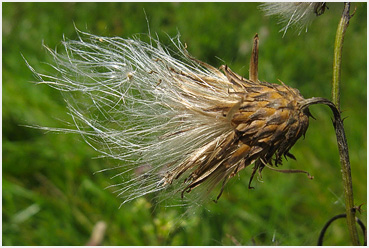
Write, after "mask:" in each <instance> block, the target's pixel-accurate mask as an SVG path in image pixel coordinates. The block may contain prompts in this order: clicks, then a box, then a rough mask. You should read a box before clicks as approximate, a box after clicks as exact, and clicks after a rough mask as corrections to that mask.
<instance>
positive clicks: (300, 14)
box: [260, 2, 327, 36]
mask: <svg viewBox="0 0 369 248" xmlns="http://www.w3.org/2000/svg"><path fill="white" fill-rule="evenodd" d="M260 8H261V10H263V11H264V12H265V13H266V15H268V16H272V15H276V16H279V18H280V23H281V24H283V25H284V27H283V28H282V29H281V30H280V32H282V31H283V36H284V35H285V34H286V32H287V29H288V28H289V27H290V26H296V27H297V29H298V30H299V34H300V33H301V31H302V30H303V29H304V28H305V30H306V31H307V27H308V26H309V25H310V23H311V22H312V21H313V20H314V18H315V17H317V16H320V15H322V14H323V13H324V12H325V9H326V8H327V6H326V3H324V2H268V3H263V4H261V5H260Z"/></svg>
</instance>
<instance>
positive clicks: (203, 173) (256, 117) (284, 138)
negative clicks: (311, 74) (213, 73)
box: [165, 64, 311, 198]
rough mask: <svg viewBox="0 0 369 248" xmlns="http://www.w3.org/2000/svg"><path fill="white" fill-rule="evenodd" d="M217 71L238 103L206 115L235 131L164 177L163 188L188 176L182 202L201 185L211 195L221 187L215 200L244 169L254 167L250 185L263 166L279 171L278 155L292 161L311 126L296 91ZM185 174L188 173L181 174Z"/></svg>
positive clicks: (206, 147) (194, 155)
mask: <svg viewBox="0 0 369 248" xmlns="http://www.w3.org/2000/svg"><path fill="white" fill-rule="evenodd" d="M203 65H204V64H203ZM221 69H222V70H223V71H224V73H225V75H226V77H227V79H228V81H229V82H230V83H232V85H234V87H233V88H234V89H235V91H234V92H229V94H237V95H238V96H239V97H240V101H239V102H237V103H236V104H233V105H228V106H225V105H223V106H222V105H221V103H220V105H219V106H214V108H212V109H207V110H204V112H212V113H214V112H216V113H217V115H218V116H221V117H223V118H225V120H226V121H229V122H230V125H231V126H232V128H233V130H231V131H230V132H229V133H225V134H224V135H223V136H222V137H219V139H217V140H215V141H214V142H211V143H209V144H206V145H204V146H203V147H201V148H200V149H197V150H196V151H194V152H193V153H192V154H190V156H189V157H188V159H186V160H185V161H184V162H182V163H181V164H180V165H179V166H177V167H175V168H173V169H172V170H169V171H168V172H167V174H166V175H165V179H166V180H165V183H167V184H171V183H172V181H173V180H174V179H178V178H180V176H181V175H183V174H185V175H186V176H185V180H184V182H185V184H186V187H185V188H184V190H183V191H182V197H183V193H184V192H190V191H191V190H192V189H194V188H195V187H197V186H199V185H200V184H202V183H205V184H207V191H208V192H210V191H211V190H212V189H213V188H214V187H215V186H216V185H217V184H218V183H219V182H222V189H221V192H220V194H219V196H218V198H219V197H220V195H221V193H222V191H223V188H224V185H225V184H226V183H227V181H228V179H229V178H231V177H233V176H235V175H236V174H237V173H238V172H239V171H240V170H242V169H244V168H245V167H247V166H248V165H250V164H252V163H254V162H255V166H254V168H253V172H252V176H251V179H250V183H251V180H252V178H253V176H254V174H255V172H256V171H259V172H261V171H262V169H263V168H264V167H265V166H266V165H267V164H269V165H274V166H278V165H280V164H281V163H282V155H284V156H285V157H286V156H287V157H290V158H293V159H294V156H293V155H292V154H291V153H289V150H290V149H291V147H292V146H293V145H294V144H295V142H296V141H297V140H298V139H299V138H300V137H301V136H302V135H305V132H306V130H307V128H308V125H309V116H311V115H310V113H309V110H308V108H307V105H306V104H304V102H305V99H304V98H303V97H302V95H301V94H300V92H299V91H298V90H297V89H293V88H291V87H289V86H287V85H285V84H283V83H282V82H281V85H278V84H271V83H267V82H260V81H257V82H254V81H251V80H248V79H245V78H243V77H241V76H239V75H237V74H235V73H234V72H232V71H231V70H230V69H229V68H228V67H227V66H222V67H221ZM203 80H206V78H204V79H203ZM188 171H190V173H185V172H188ZM249 187H251V186H250V184H249Z"/></svg>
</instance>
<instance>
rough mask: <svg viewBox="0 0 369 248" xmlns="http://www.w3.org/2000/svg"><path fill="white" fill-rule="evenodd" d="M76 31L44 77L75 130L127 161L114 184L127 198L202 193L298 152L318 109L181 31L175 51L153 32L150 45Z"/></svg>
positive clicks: (110, 155)
mask: <svg viewBox="0 0 369 248" xmlns="http://www.w3.org/2000/svg"><path fill="white" fill-rule="evenodd" d="M78 34H79V36H80V37H79V39H78V40H77V41H73V40H65V41H63V45H64V48H65V51H66V54H60V53H57V52H54V51H52V50H50V49H48V50H49V52H50V53H51V54H52V56H53V57H54V59H55V65H53V66H52V68H54V69H55V73H53V74H52V75H51V76H50V75H43V74H40V73H37V77H38V78H39V79H40V80H41V81H42V82H43V83H46V84H48V85H49V86H51V87H54V88H56V89H58V90H60V91H63V96H65V98H66V102H67V104H68V108H69V111H70V114H71V116H72V117H73V120H74V122H75V125H76V129H71V130H69V132H77V133H80V134H81V135H83V136H84V139H85V140H86V141H87V142H88V144H89V145H91V146H93V147H94V148H95V149H96V150H98V151H100V152H101V153H102V154H103V155H105V156H107V157H110V158H113V159H116V160H120V161H122V164H123V165H122V166H120V167H119V169H121V170H122V172H120V173H119V174H118V175H119V176H121V177H122V178H125V181H123V182H122V183H121V184H119V185H115V186H117V187H119V188H120V189H119V190H118V192H117V193H118V194H119V195H120V196H122V197H123V198H124V202H127V201H130V200H133V199H135V198H137V197H140V196H143V195H146V194H149V193H153V192H158V191H161V192H164V193H165V194H164V198H162V199H165V198H172V197H173V196H182V197H183V198H186V197H185V196H187V195H188V194H185V193H186V192H190V191H192V190H194V189H195V188H197V187H198V186H201V187H199V188H200V190H195V191H197V192H200V193H199V194H197V196H198V197H199V198H200V197H201V199H204V197H203V196H204V194H205V195H206V194H208V193H209V192H210V191H211V190H212V189H213V188H214V187H215V186H216V185H218V184H221V192H222V190H223V188H224V186H225V184H226V183H227V182H228V180H229V179H230V178H232V177H233V176H235V175H236V174H237V173H238V172H239V171H240V170H242V169H244V168H245V167H247V166H249V165H250V164H253V163H255V166H254V171H253V173H252V175H254V174H255V172H256V171H258V172H261V171H262V169H263V168H264V166H265V165H267V164H269V165H271V166H277V165H280V164H281V162H282V156H286V157H290V158H294V156H293V155H292V154H290V153H289V150H290V149H291V147H292V146H293V145H294V144H295V142H296V141H297V140H298V139H299V138H300V137H301V136H302V135H304V134H305V132H306V130H307V128H308V125H309V116H310V114H309V111H308V108H307V107H308V104H309V103H307V102H306V100H305V99H304V98H303V97H302V96H301V94H300V93H299V91H298V90H296V89H293V88H291V87H288V86H286V85H285V84H283V83H281V84H271V83H266V82H260V81H259V80H256V81H252V80H248V79H245V78H243V77H241V76H239V75H237V74H235V73H234V72H232V71H231V69H230V68H228V67H227V66H222V67H221V70H222V71H223V72H221V71H219V70H218V69H216V68H214V67H212V66H210V65H208V64H206V63H204V62H201V61H199V60H197V59H194V58H192V57H191V56H190V55H188V53H187V51H186V50H185V48H184V47H183V46H182V44H181V43H180V42H179V39H178V40H176V41H175V40H172V41H173V44H174V46H175V51H173V53H175V54H176V55H177V56H178V57H179V58H178V59H176V58H173V57H172V56H171V54H170V53H169V51H168V49H167V48H164V47H163V46H162V45H161V44H160V43H159V41H157V40H154V39H152V38H151V37H149V38H150V41H151V42H150V44H148V43H145V42H142V41H141V40H139V39H122V38H108V37H99V36H94V35H90V34H87V33H82V32H79V33H78ZM152 44H156V45H155V46H154V45H152ZM45 129H46V128H45ZM51 130H58V129H51ZM63 131H65V130H63ZM201 189H202V190H201ZM219 196H220V194H219ZM219 196H218V198H219Z"/></svg>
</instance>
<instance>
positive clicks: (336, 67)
mask: <svg viewBox="0 0 369 248" xmlns="http://www.w3.org/2000/svg"><path fill="white" fill-rule="evenodd" d="M350 18H351V16H350V3H345V6H344V10H343V12H342V17H341V20H340V23H339V24H338V28H337V32H336V40H335V42H334V58H333V79H332V101H333V103H334V104H335V105H336V107H337V109H338V110H339V109H340V81H341V63H342V47H343V40H344V37H345V32H346V29H347V27H348V25H349V21H350ZM336 125H338V126H336V136H337V143H338V150H339V154H340V161H341V172H342V178H343V185H344V193H345V205H346V215H347V218H346V220H347V225H348V229H349V232H350V236H351V241H352V244H353V245H360V244H359V237H358V233H357V229H356V221H355V208H354V195H353V190H352V179H351V166H350V160H349V153H348V146H347V140H346V136H345V132H344V129H343V123H342V121H338V122H337V123H336Z"/></svg>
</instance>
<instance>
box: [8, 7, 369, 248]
mask: <svg viewBox="0 0 369 248" xmlns="http://www.w3.org/2000/svg"><path fill="white" fill-rule="evenodd" d="M352 5H353V7H354V6H357V11H356V14H355V16H354V17H353V18H352V19H351V21H350V26H349V28H348V30H347V32H346V38H345V42H344V49H343V68H342V89H341V90H342V91H341V94H342V96H341V97H342V99H341V108H342V110H343V116H344V117H347V119H346V120H345V122H344V124H345V128H346V134H347V139H348V144H349V148H350V159H351V166H352V178H353V189H354V197H355V204H356V205H359V204H361V203H366V202H367V167H366V165H367V140H366V137H367V129H366V126H367V104H366V101H367V95H366V92H367V71H366V68H367V64H366V63H367V57H366V55H367V35H366V34H367V20H366V18H367V16H366V13H367V5H366V3H353V4H352ZM2 7H3V8H2V16H3V19H2V30H3V33H2V35H3V36H2V37H3V39H2V42H3V44H2V46H3V61H2V62H3V68H2V72H3V73H2V76H3V84H2V101H3V102H2V127H3V140H2V145H3V146H2V147H3V150H2V152H3V153H2V158H3V160H2V175H3V176H2V232H3V233H2V238H3V240H2V242H3V245H83V244H85V243H86V242H87V241H88V240H89V237H90V235H91V231H92V229H93V226H94V225H95V224H96V223H97V222H98V221H104V222H106V223H107V231H106V236H105V238H104V241H103V245H236V244H241V245H253V244H256V245H315V244H316V241H317V238H318V236H319V232H320V230H321V228H322V227H323V225H324V224H325V222H326V221H328V219H330V218H331V217H333V216H334V215H336V214H340V213H343V212H344V211H345V210H344V195H343V186H342V179H341V174H340V165H339V159H338V150H337V144H336V140H335V134H334V130H333V126H332V123H331V119H330V118H331V113H330V111H329V109H328V108H327V107H325V106H312V107H311V108H310V110H311V112H312V114H313V115H314V116H315V118H316V119H317V120H311V122H310V127H309V129H308V132H307V135H306V138H305V139H301V140H299V141H298V142H297V144H296V145H295V146H294V147H293V149H292V150H291V152H292V153H293V154H294V155H295V156H296V158H297V161H293V160H292V161H290V160H289V161H284V165H283V168H284V169H285V168H294V169H303V170H307V171H309V172H310V173H311V174H312V175H314V177H315V179H314V180H308V179H307V178H306V176H305V175H302V174H280V173H277V172H274V171H270V170H267V169H265V170H264V172H263V183H262V182H260V181H257V180H255V181H254V186H255V189H254V190H249V189H247V184H248V180H249V176H250V173H251V169H250V168H247V169H245V170H244V171H242V172H241V173H240V176H239V177H236V178H234V179H233V180H231V182H230V183H229V184H228V185H227V187H226V189H225V192H224V193H223V196H222V197H221V198H220V200H219V202H218V203H217V204H215V203H213V202H209V203H207V204H205V206H203V207H200V210H199V212H198V213H197V214H195V215H191V216H189V217H183V218H182V219H181V221H180V224H179V225H175V222H177V221H178V218H179V217H180V214H181V212H182V209H180V208H164V207H158V208H154V206H152V205H151V203H150V199H148V198H140V199H137V200H135V201H133V202H131V203H128V204H125V205H123V206H122V207H121V208H119V206H120V203H121V200H120V199H119V198H117V197H116V196H115V195H114V193H112V192H111V190H109V189H104V188H105V187H107V186H109V185H110V184H112V183H117V182H119V179H117V178H115V179H110V177H111V176H112V174H109V173H95V172H96V171H99V170H101V169H103V168H108V167H114V166H116V165H117V164H119V161H111V160H110V161H109V160H103V159H94V158H96V157H97V156H98V155H99V154H97V153H96V152H95V151H94V150H93V149H92V148H90V147H89V146H88V145H87V144H85V143H84V142H83V141H82V139H81V137H79V136H78V135H70V134H68V135H65V134H60V133H45V132H43V131H40V130H37V129H32V128H28V127H25V126H24V125H41V126H52V127H66V124H65V123H63V122H62V121H60V120H68V118H69V117H68V115H67V113H66V109H65V104H64V102H63V99H62V97H61V95H60V94H59V92H57V91H56V90H53V89H51V88H49V87H47V86H45V85H39V86H36V85H34V84H33V83H31V82H32V81H35V79H34V77H33V75H32V73H31V71H30V70H29V69H28V68H27V66H26V64H25V62H24V60H23V59H22V56H21V54H22V55H23V56H24V57H25V58H26V59H27V60H28V62H29V63H30V64H31V65H32V66H34V67H35V68H36V69H37V70H38V71H41V72H43V71H45V68H47V67H46V66H45V64H44V62H51V58H50V57H49V56H48V55H47V53H46V51H45V49H43V48H42V45H41V44H42V41H44V42H45V44H46V45H48V46H49V47H51V48H54V47H56V46H58V45H60V40H61V39H62V37H63V35H65V36H66V37H68V38H71V39H73V38H77V35H76V32H75V29H74V24H75V26H76V27H77V28H79V29H80V30H82V31H88V32H91V33H93V34H97V35H104V36H121V37H130V36H132V35H134V34H137V33H148V26H147V21H146V16H147V20H148V23H149V25H150V31H151V33H157V34H158V36H159V37H160V39H161V41H162V42H163V43H164V44H169V40H168V39H167V38H166V35H167V34H168V35H169V36H172V37H173V36H175V35H176V34H177V33H178V32H180V34H181V41H182V42H183V43H187V45H188V50H189V52H190V53H191V54H192V55H193V56H195V57H196V58H197V59H200V60H203V61H205V62H207V63H209V64H212V65H214V66H217V67H218V66H220V65H222V64H227V65H228V66H230V67H231V68H232V70H233V71H235V72H237V73H238V74H241V75H244V76H246V77H247V76H248V64H249V60H250V52H251V42H252V38H253V36H254V34H255V33H259V37H260V54H259V78H260V79H261V80H264V81H268V82H272V83H276V82H277V79H281V80H282V81H283V82H285V83H286V84H288V85H290V86H292V87H295V88H298V89H299V90H300V92H301V93H302V94H303V95H304V96H305V97H306V98H308V97H312V96H321V97H325V98H328V99H330V90H331V75H332V55H333V42H334V37H335V32H336V27H337V24H338V21H339V18H340V14H341V12H342V8H343V4H342V3H329V4H328V7H329V9H328V10H327V11H326V13H325V14H324V15H322V16H320V17H319V18H317V19H316V20H315V21H314V22H313V23H312V25H311V26H310V27H309V31H308V32H307V33H305V32H302V33H301V35H297V32H296V31H294V30H293V29H290V30H289V31H288V32H287V34H286V36H285V37H284V38H282V33H279V32H278V31H279V29H281V28H282V26H281V25H278V24H277V21H278V20H277V19H275V18H273V17H265V16H264V15H263V13H262V12H261V11H260V10H259V9H258V4H255V3H3V4H2ZM145 13H146V16H145ZM363 210H364V211H363V213H362V214H361V215H360V214H359V217H360V218H361V220H362V221H363V222H364V223H365V224H366V216H367V212H366V205H364V207H363ZM168 230H170V234H169V235H167V234H166V233H167V231H168ZM360 238H361V240H362V235H361V233H360ZM325 244H330V245H349V244H350V241H349V236H348V232H347V230H346V226H345V221H344V220H343V219H342V220H340V221H337V222H335V223H334V224H333V225H332V226H331V227H330V229H329V230H328V232H327V234H326V239H325Z"/></svg>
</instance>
